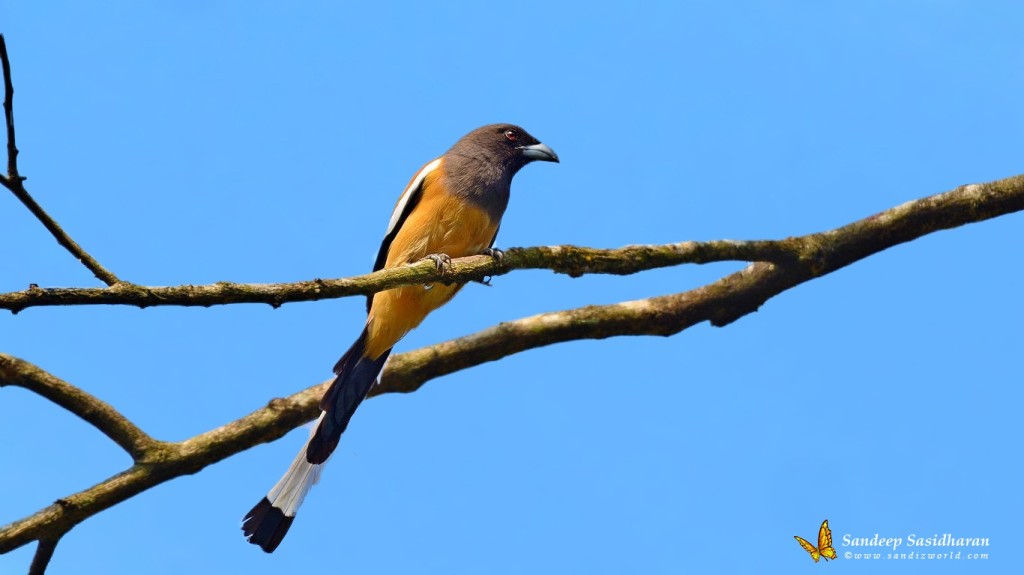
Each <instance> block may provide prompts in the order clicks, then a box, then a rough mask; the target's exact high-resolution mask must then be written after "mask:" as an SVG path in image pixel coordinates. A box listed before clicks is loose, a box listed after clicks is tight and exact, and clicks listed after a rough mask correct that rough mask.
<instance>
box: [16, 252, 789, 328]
mask: <svg viewBox="0 0 1024 575" xmlns="http://www.w3.org/2000/svg"><path fill="white" fill-rule="evenodd" d="M794 257H795V255H794V254H793V252H792V251H791V250H790V249H789V246H788V244H787V243H786V242H776V241H754V242H739V241H729V240H720V241H713V242H681V243H678V244H667V245H660V246H652V245H643V246H626V247H623V248H618V249H612V250H603V249H594V248H584V247H577V246H548V247H534V248H511V249H509V250H507V251H506V252H505V256H504V258H503V259H502V261H501V262H500V263H499V262H497V261H495V260H494V259H493V258H491V257H489V256H471V257H467V258H459V259H456V260H452V266H451V268H450V269H447V270H445V271H444V272H438V271H437V267H436V264H434V263H433V262H431V261H429V260H424V261H422V262H418V263H415V264H412V265H409V266H403V267H398V268H391V269H386V270H381V271H379V272H375V273H372V274H365V275H360V276H354V277H350V278H341V279H327V280H324V279H314V280H310V281H301V282H295V283H277V284H242V283H230V282H219V283H215V284H209V285H199V286H195V285H183V286H170V287H146V286H139V285H133V284H127V283H121V284H117V285H114V286H111V287H107V288H40V287H31V288H29V289H27V290H24V291H18V292H10V293H5V294H0V309H8V310H11V311H12V312H14V313H17V312H19V311H21V310H23V309H25V308H28V307H36V306H58V305H60V306H66V305H132V306H138V307H140V308H144V307H149V306H168V305H171V306H212V305H225V304H238V303H265V304H270V305H272V306H274V307H278V306H280V305H282V304H285V303H290V302H300V301H316V300H322V299H333V298H340V297H346V296H353V295H361V294H372V293H375V292H378V291H381V290H385V289H389V288H393V287H398V286H403V285H418V284H424V283H430V282H434V281H443V282H456V283H461V282H468V281H475V280H482V279H484V278H486V277H488V276H497V275H503V274H507V273H509V272H510V271H512V270H517V269H550V270H553V271H555V272H558V273H563V274H567V275H570V276H573V277H578V276H581V275H584V274H588V273H604V274H619V275H625V274H632V273H636V272H639V271H643V270H649V269H655V268H660V267H666V266H673V265H678V264H684V263H696V264H703V263H709V262H721V261H759V260H766V261H787V260H790V259H793V258H794Z"/></svg>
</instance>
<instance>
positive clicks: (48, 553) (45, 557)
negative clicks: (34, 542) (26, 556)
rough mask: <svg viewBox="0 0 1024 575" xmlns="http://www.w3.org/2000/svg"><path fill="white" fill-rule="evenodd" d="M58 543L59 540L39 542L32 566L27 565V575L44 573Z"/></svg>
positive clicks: (41, 574)
mask: <svg viewBox="0 0 1024 575" xmlns="http://www.w3.org/2000/svg"><path fill="white" fill-rule="evenodd" d="M59 541H60V539H59V538H56V539H40V540H39V545H38V546H37V547H36V554H35V557H33V558H32V565H29V568H28V575H43V573H46V567H47V565H49V564H50V559H52V558H53V552H54V551H56V549H57V543H58V542H59Z"/></svg>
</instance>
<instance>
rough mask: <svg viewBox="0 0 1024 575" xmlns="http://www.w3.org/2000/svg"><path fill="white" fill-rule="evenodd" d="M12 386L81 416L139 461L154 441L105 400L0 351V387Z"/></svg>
mask: <svg viewBox="0 0 1024 575" xmlns="http://www.w3.org/2000/svg"><path fill="white" fill-rule="evenodd" d="M6 385H16V386H18V387H23V388H25V389H27V390H29V391H32V392H35V393H37V394H39V395H41V396H43V397H45V398H46V399H49V400H50V401H52V402H54V403H56V404H57V405H59V406H61V407H63V408H64V409H66V410H68V411H70V412H71V413H74V414H75V415H77V416H78V417H81V418H82V419H84V420H85V421H86V422H88V423H89V424H91V425H92V426H93V427H95V428H96V429H98V430H100V431H101V432H103V433H104V434H105V435H106V436H107V437H109V438H110V439H111V440H112V441H113V442H114V443H116V444H118V445H119V446H120V447H121V448H122V449H124V450H125V451H127V452H128V454H129V455H131V456H132V459H134V460H135V461H139V460H140V459H142V458H143V456H144V455H145V453H146V452H147V450H149V449H151V448H153V447H154V446H155V445H156V444H157V441H156V440H154V439H153V438H152V437H150V436H148V435H146V433H145V432H143V431H142V430H141V429H139V428H138V427H136V426H135V424H133V423H132V422H131V421H128V419H127V418H125V417H124V416H123V415H121V414H120V413H119V412H118V411H117V410H116V409H114V408H113V407H111V406H110V405H109V404H108V403H106V402H104V401H102V400H100V399H97V398H95V397H93V396H91V395H89V394H88V393H86V392H84V391H82V390H81V389H79V388H77V387H75V386H73V385H71V384H69V383H67V382H65V381H63V380H61V379H59V378H57V377H55V376H53V375H51V374H50V373H47V372H46V371H43V370H42V369H39V368H38V367H36V366H34V365H32V364H31V363H29V362H27V361H24V360H21V359H18V358H16V357H12V356H10V355H7V354H4V353H0V387H4V386H6Z"/></svg>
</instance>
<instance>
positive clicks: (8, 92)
mask: <svg viewBox="0 0 1024 575" xmlns="http://www.w3.org/2000/svg"><path fill="white" fill-rule="evenodd" d="M0 61H2V62H0V63H2V65H3V72H4V120H5V122H6V124H7V175H6V176H0V184H2V185H3V186H4V187H5V188H7V189H8V190H10V191H11V192H12V193H13V194H14V196H15V197H16V198H18V200H19V201H20V202H21V203H22V204H24V205H25V207H26V208H28V210H29V211H30V212H32V215H33V216H35V217H36V219H38V220H39V221H40V222H42V224H43V226H45V227H46V229H47V230H49V232H50V233H51V234H52V235H53V237H54V238H55V239H56V240H57V243H59V244H60V245H61V246H63V247H64V249H66V250H67V251H69V252H71V255H73V256H75V258H76V259H78V261H80V262H82V265H84V266H85V267H86V268H88V269H89V271H91V272H92V273H93V275H95V276H96V277H97V278H99V279H100V280H102V281H103V283H105V284H107V285H108V286H112V285H114V284H117V283H119V282H120V281H121V280H119V279H117V276H115V275H114V274H113V273H111V272H110V271H108V270H107V269H106V268H104V267H103V266H101V265H100V263H99V262H97V261H96V260H95V259H93V258H92V256H90V255H89V254H88V253H86V251H85V250H83V249H82V246H80V245H78V244H77V243H76V242H75V240H73V239H71V236H69V235H68V234H67V233H66V232H65V231H64V230H63V229H62V228H61V227H60V226H59V225H57V222H56V221H54V219H53V218H51V217H50V215H49V214H47V213H46V211H44V210H43V208H42V207H41V206H40V205H39V204H38V203H37V202H36V201H35V199H33V198H32V196H31V195H29V193H28V190H26V189H25V184H24V182H25V177H24V176H22V175H20V174H19V173H18V147H17V145H16V144H15V139H14V82H13V81H12V80H11V63H10V60H8V58H7V43H6V42H4V37H3V34H0Z"/></svg>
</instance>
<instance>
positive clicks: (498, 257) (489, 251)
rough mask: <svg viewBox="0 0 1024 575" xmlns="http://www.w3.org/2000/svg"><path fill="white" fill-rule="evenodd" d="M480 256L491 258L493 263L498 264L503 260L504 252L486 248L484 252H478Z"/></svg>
mask: <svg viewBox="0 0 1024 575" xmlns="http://www.w3.org/2000/svg"><path fill="white" fill-rule="evenodd" d="M480 255H482V256H491V257H492V258H494V261H496V262H498V263H499V264H500V263H501V262H502V261H504V260H505V252H504V251H502V250H499V249H498V248H487V249H486V250H484V251H482V252H480Z"/></svg>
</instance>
